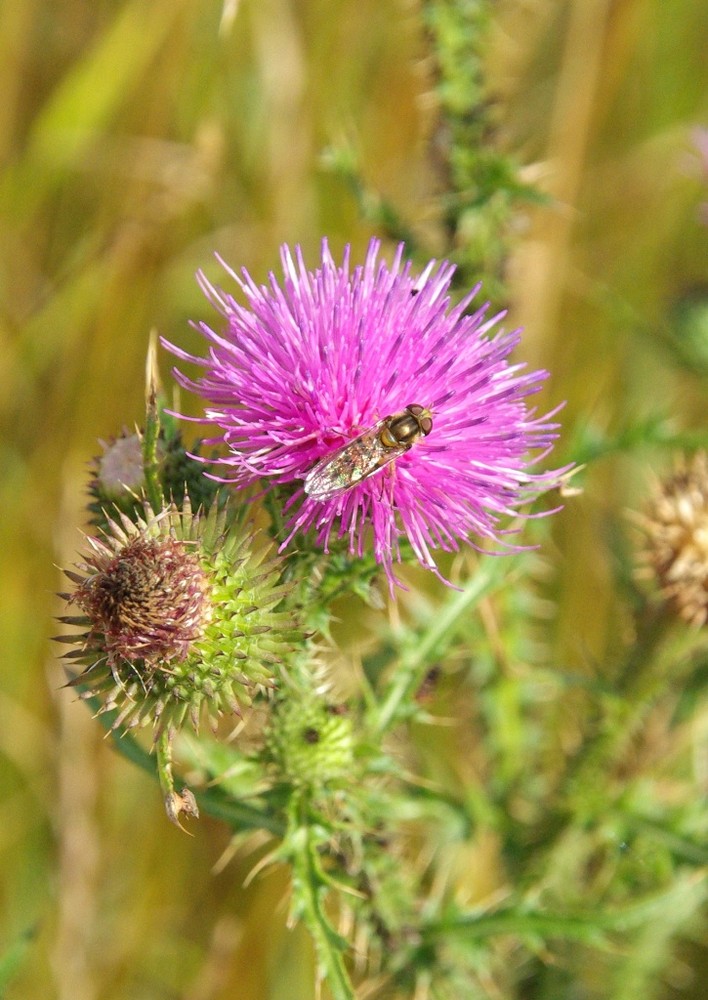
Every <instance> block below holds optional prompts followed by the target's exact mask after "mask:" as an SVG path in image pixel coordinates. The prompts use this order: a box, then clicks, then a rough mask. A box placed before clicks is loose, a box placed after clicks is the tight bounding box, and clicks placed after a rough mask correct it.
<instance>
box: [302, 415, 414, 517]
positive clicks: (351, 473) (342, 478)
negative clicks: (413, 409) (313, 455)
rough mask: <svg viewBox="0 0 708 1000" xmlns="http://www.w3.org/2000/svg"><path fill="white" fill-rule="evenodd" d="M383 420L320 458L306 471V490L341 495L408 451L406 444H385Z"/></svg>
mask: <svg viewBox="0 0 708 1000" xmlns="http://www.w3.org/2000/svg"><path fill="white" fill-rule="evenodd" d="M382 423H383V421H382V422H381V423H379V424H377V425H376V427H372V428H371V430H368V431H364V433H363V434H360V435H359V437H357V438H354V440H353V441H349V443H348V444H345V445H343V447H341V448H338V449H337V451H335V452H332V454H331V455H325V457H324V458H321V459H320V460H319V462H317V463H316V464H315V465H313V467H312V468H311V469H310V471H309V472H308V474H307V478H306V479H305V493H307V495H308V496H311V497H312V499H313V500H329V499H331V498H332V497H338V496H341V495H342V493H346V492H347V490H349V489H351V488H352V486H356V485H357V484H358V483H360V482H362V481H363V480H364V479H368V478H369V476H372V475H373V474H374V473H375V472H378V470H379V469H383V467H384V466H386V465H388V464H389V462H392V461H393V460H394V458H396V457H397V456H398V455H401V454H402V453H403V452H404V451H408V448H407V447H401V448H385V447H384V446H383V445H382V444H381V441H380V440H379V429H380V428H381V425H382Z"/></svg>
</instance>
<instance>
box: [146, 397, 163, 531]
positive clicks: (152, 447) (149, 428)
mask: <svg viewBox="0 0 708 1000" xmlns="http://www.w3.org/2000/svg"><path fill="white" fill-rule="evenodd" d="M159 436H160V415H159V412H158V407H157V392H156V389H155V386H154V384H151V385H149V386H148V396H147V406H146V410H145V430H144V432H143V473H144V476H145V493H146V495H147V498H148V501H149V503H150V506H151V507H152V509H153V510H154V511H155V513H158V512H159V511H161V510H162V508H163V507H164V504H165V498H164V494H163V492H162V484H161V482H160V466H159V462H158V456H157V443H158V439H159Z"/></svg>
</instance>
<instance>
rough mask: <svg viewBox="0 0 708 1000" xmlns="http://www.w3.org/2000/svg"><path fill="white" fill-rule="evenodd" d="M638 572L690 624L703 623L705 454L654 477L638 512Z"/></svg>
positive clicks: (707, 603)
mask: <svg viewBox="0 0 708 1000" xmlns="http://www.w3.org/2000/svg"><path fill="white" fill-rule="evenodd" d="M636 521H637V523H638V524H639V525H640V527H641V528H642V530H643V531H644V533H645V541H644V545H643V547H642V551H641V554H640V569H639V575H640V576H641V577H644V578H653V579H655V580H656V582H657V583H658V585H659V587H660V589H661V593H662V595H663V597H664V598H665V599H666V601H667V602H668V603H669V604H670V605H671V606H672V607H673V608H674V609H675V610H676V612H677V613H678V614H679V615H680V616H681V617H682V618H683V619H685V620H686V621H687V622H689V623H690V624H691V625H694V626H696V627H701V626H704V625H705V624H706V622H707V621H708V454H707V453H706V452H704V451H700V452H697V453H696V454H695V455H694V456H693V457H692V458H691V459H690V460H682V461H681V463H680V464H679V466H678V467H677V469H676V471H675V472H674V473H673V474H672V475H670V476H668V477H667V478H665V479H663V480H661V481H659V482H658V483H657V484H656V486H655V487H654V495H653V496H652V498H651V499H650V501H649V503H648V504H647V506H646V508H645V511H644V513H643V514H641V515H638V516H637V517H636Z"/></svg>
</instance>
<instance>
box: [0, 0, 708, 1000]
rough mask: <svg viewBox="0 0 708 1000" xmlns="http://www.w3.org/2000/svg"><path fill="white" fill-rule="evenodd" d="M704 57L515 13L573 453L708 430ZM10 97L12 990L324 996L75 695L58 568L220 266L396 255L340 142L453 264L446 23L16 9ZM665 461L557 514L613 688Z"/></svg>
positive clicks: (650, 33) (640, 464) (188, 338)
mask: <svg viewBox="0 0 708 1000" xmlns="http://www.w3.org/2000/svg"><path fill="white" fill-rule="evenodd" d="M707 38H708V9H707V8H706V5H704V4H700V3H696V2H695V0H672V2H671V3H664V2H661V0H653V2H651V0H614V2H612V0H567V2H560V0H555V2H554V0H506V2H502V3H500V4H499V5H498V17H497V21H496V24H495V26H494V30H493V32H492V36H491V38H490V52H489V74H490V81H491V86H492V91H493V92H494V93H495V94H496V95H497V98H498V100H499V101H500V102H501V103H502V106H503V108H504V114H503V116H502V117H503V132H502V134H501V136H500V139H501V141H502V142H503V143H504V144H505V145H506V146H507V147H508V148H509V149H511V150H513V151H515V152H516V153H517V155H518V157H519V159H520V160H521V161H522V162H524V163H527V164H528V165H529V166H528V168H527V172H528V175H529V176H533V178H534V179H535V180H536V182H537V183H538V185H539V187H540V188H541V189H542V190H544V191H546V192H548V194H549V195H550V196H551V198H550V200H549V202H548V203H547V204H545V205H543V206H540V207H537V208H535V209H533V210H529V211H528V213H527V214H526V215H525V216H524V217H523V218H522V219H520V223H519V234H518V240H517V244H516V247H515V250H514V253H513V257H512V260H511V264H510V286H511V292H512V299H513V305H514V312H515V318H517V319H518V320H519V322H521V323H523V324H524V325H525V326H526V327H527V339H526V349H525V356H526V357H527V358H528V359H529V360H530V362H531V363H532V364H538V365H542V366H544V367H548V368H550V369H551V371H552V372H553V380H552V382H551V385H550V387H549V390H548V400H549V401H550V400H551V399H552V400H554V401H557V400H558V399H561V398H567V399H568V401H569V403H568V407H567V410H566V413H565V417H564V423H565V425H566V428H567V430H566V436H565V438H566V445H567V447H570V442H571V441H573V440H578V439H579V438H581V437H582V433H583V429H584V428H585V427H586V426H587V425H588V424H592V425H593V426H596V427H599V428H602V429H604V430H605V431H607V432H612V431H613V430H617V429H618V428H622V427H623V426H624V425H626V424H627V423H629V422H632V421H637V420H641V419H642V418H643V417H648V416H650V415H651V414H652V413H656V412H657V410H658V411H659V412H660V413H662V414H664V415H667V416H670V417H671V418H672V420H673V422H674V424H675V426H676V427H679V428H687V429H691V428H700V427H701V425H702V426H703V427H705V416H706V383H705V378H704V379H703V380H701V379H700V378H699V377H698V376H697V375H695V374H694V373H691V372H689V371H687V370H686V369H685V368H681V367H680V366H679V365H678V364H676V362H675V359H674V358H673V357H672V356H671V354H670V352H668V351H667V349H666V348H665V346H663V344H662V340H661V337H660V336H659V334H658V331H660V329H661V327H662V324H663V323H664V322H665V317H666V313H667V309H668V307H669V306H671V304H672V303H674V302H677V301H679V300H680V299H681V297H682V296H684V295H685V294H686V293H687V292H689V291H690V290H691V289H692V288H694V287H696V286H700V285H705V284H706V282H708V253H707V251H708V229H706V228H705V227H702V226H701V225H700V224H699V222H698V219H697V211H696V210H697V205H698V203H699V202H700V201H701V199H705V198H706V197H707V195H706V174H705V172H704V173H703V174H702V175H701V172H700V170H699V167H698V164H697V161H696V160H695V157H693V158H692V154H691V142H690V130H691V128H692V127H693V126H694V125H696V124H699V123H700V122H701V121H703V122H704V123H705V122H707V121H708V62H707V61H706V59H705V43H706V39H707ZM0 94H2V100H0V233H1V242H0V299H1V302H0V310H1V312H0V337H1V338H2V340H1V344H0V350H1V352H2V353H1V355H0V373H1V380H2V418H3V422H4V428H3V438H2V443H1V447H2V478H1V481H0V484H1V485H0V489H1V490H2V518H1V522H0V533H1V534H0V565H1V568H2V631H1V633H0V634H1V635H2V657H1V660H0V685H1V687H0V865H1V870H2V890H1V892H2V896H1V898H0V906H1V909H0V935H1V937H0V940H1V941H2V942H4V947H5V948H8V947H11V946H12V945H14V944H15V943H16V942H17V941H18V940H19V939H20V937H21V935H22V934H23V933H24V932H26V931H27V930H28V928H34V930H35V934H34V937H33V939H32V940H31V942H30V943H29V946H28V949H27V951H26V952H25V955H24V960H23V962H22V964H21V967H20V971H19V973H18V975H17V977H16V979H14V980H13V983H12V984H11V985H10V986H9V987H8V991H7V996H8V998H9V1000H20V998H28V1000H29V998H40V997H41V998H54V997H56V998H57V1000H118V998H130V1000H167V998H180V1000H225V998H227V997H229V998H230V997H238V998H239V1000H266V998H267V1000H310V998H311V996H312V992H311V991H312V986H311V981H312V958H311V955H310V951H309V946H308V944H307V942H306V941H305V938H304V936H303V935H302V934H301V933H300V932H299V931H295V932H294V933H292V932H288V931H286V930H285V929H284V918H285V911H286V905H285V895H284V894H285V882H284V880H283V879H282V878H281V876H279V875H277V874H275V875H272V876H270V877H269V878H268V879H266V880H264V881H262V882H258V881H257V882H255V883H253V884H252V885H250V886H249V887H247V888H245V889H244V888H243V887H242V883H243V879H244V876H245V874H246V873H247V871H248V869H249V867H250V865H251V864H252V861H244V862H239V861H238V860H237V861H236V862H234V863H233V864H231V865H230V866H226V867H225V868H223V870H219V871H218V873H216V874H214V873H213V868H214V865H215V864H216V863H217V862H218V860H219V858H220V857H221V855H222V853H223V852H224V850H225V849H226V848H227V847H228V831H227V830H226V829H225V828H223V827H222V826H221V825H220V824H218V823H216V822H213V821H210V820H208V819H205V820H203V821H201V822H200V823H199V824H198V826H197V827H196V829H195V836H194V837H191V838H190V837H186V836H184V835H182V834H180V833H179V832H178V831H176V830H175V829H173V828H172V827H171V826H170V825H169V824H168V823H167V822H166V820H165V817H164V814H163V812H162V808H161V805H160V802H159V796H158V795H157V794H156V793H155V788H154V786H153V783H152V782H151V780H150V779H149V778H148V777H147V776H145V775H143V774H141V773H139V772H137V771H136V770H134V769H132V768H131V767H130V766H129V765H128V764H127V763H126V762H125V761H124V760H122V759H120V758H119V757H118V756H117V755H116V754H115V753H114V752H112V750H111V749H110V746H109V745H107V743H105V742H104V741H103V740H102V737H101V732H100V731H99V728H98V727H97V726H96V725H95V724H94V723H92V721H91V720H90V718H89V716H88V713H87V712H86V710H85V708H84V707H83V706H81V705H79V704H78V703H75V702H74V701H73V699H72V697H71V696H70V695H68V694H67V692H62V691H60V690H59V685H60V683H61V680H62V674H61V670H60V668H59V666H58V665H57V662H56V660H55V658H54V655H53V651H52V650H51V649H50V645H49V642H48V638H47V637H48V635H49V634H50V633H51V632H52V624H51V615H52V614H53V613H56V611H57V607H56V603H55V599H54V597H53V591H54V590H56V589H57V587H58V586H59V585H60V582H59V576H58V572H57V571H56V569H55V568H54V567H55V564H64V565H66V564H68V563H70V562H71V561H72V559H73V558H74V556H73V553H74V551H75V549H76V547H77V543H78V540H79V539H78V532H77V526H79V525H81V523H82V519H83V515H82V507H83V503H84V478H85V467H86V462H87V460H88V458H90V456H92V455H93V454H95V452H96V450H97V445H96V439H97V438H106V437H108V436H110V435H111V434H112V433H115V432H117V431H119V430H120V428H121V427H122V426H123V425H124V424H128V425H130V424H132V423H133V422H134V421H135V420H138V419H140V415H141V408H142V396H143V365H144V356H145V349H146V342H147V336H148V332H149V331H150V330H151V329H152V328H157V329H158V330H159V331H160V332H161V333H163V334H165V335H167V336H168V337H169V338H170V339H172V340H175V341H177V342H179V343H181V344H184V345H185V346H190V345H194V344H195V343H196V341H195V337H194V335H193V333H192V332H191V331H190V329H189V327H188V319H190V318H199V317H200V316H204V315H206V314H207V309H206V307H205V304H204V303H203V302H202V300H201V297H200V294H199V292H198V290H197V287H196V284H195V282H194V280H193V274H194V271H195V270H196V269H197V268H199V267H204V268H205V269H206V270H207V271H208V272H209V273H210V274H214V275H216V273H217V270H216V268H215V266H214V265H213V263H212V253H213V251H214V250H218V251H220V252H221V253H222V254H223V255H224V256H225V257H226V258H227V259H228V260H230V261H231V262H232V263H233V264H234V265H235V266H239V265H241V264H243V265H245V266H247V267H248V268H249V269H250V270H251V271H252V273H254V274H256V275H259V276H263V275H265V273H266V271H267V270H268V269H269V268H271V267H273V266H275V265H276V262H277V247H278V245H279V244H280V243H281V242H283V241H291V242H295V241H299V242H301V243H302V244H303V246H304V248H305V250H306V254H309V258H310V259H313V257H314V254H315V253H316V249H317V246H318V244H319V240H320V237H321V235H322V234H327V235H328V236H329V237H330V239H331V241H332V243H333V244H334V245H335V247H341V245H343V244H344V243H345V242H347V241H351V242H352V243H353V244H354V245H355V248H358V249H360V248H362V247H363V246H364V245H365V244H366V241H367V240H368V237H369V235H370V230H369V228H368V227H367V226H366V225H365V224H364V223H363V222H362V221H361V220H360V219H359V217H358V213H357V207H356V205H355V204H354V201H353V199H352V197H351V194H350V193H349V191H348V190H347V189H346V187H345V185H343V183H342V182H341V181H340V180H338V179H337V178H336V177H334V176H332V175H331V174H330V173H328V172H327V171H326V170H324V169H323V167H322V159H321V154H322V150H323V148H325V147H326V146H327V145H328V144H331V143H338V142H342V141H344V140H346V141H347V142H353V143H354V144H355V145H356V147H357V149H358V151H359V155H360V159H361V164H362V172H363V175H364V178H365V180H366V181H367V182H368V183H369V184H370V185H371V187H372V188H373V189H376V190H379V191H381V192H383V193H384V194H385V195H386V196H387V197H388V198H390V199H391V200H392V201H393V202H394V203H395V205H396V206H397V207H398V209H399V210H400V212H401V213H402V214H403V215H404V216H405V217H406V218H408V219H409V220H410V221H411V223H412V225H413V227H414V228H415V229H417V231H418V232H420V233H423V234H428V233H430V234H432V239H433V242H434V239H435V235H434V234H435V227H434V219H435V198H434V183H433V171H432V169H431V166H430V164H429V162H428V159H427V151H428V147H427V138H428V130H429V126H430V116H431V100H430V80H429V79H428V76H427V65H426V61H425V47H424V41H423V37H422V33H421V29H420V23H419V18H418V12H417V6H416V3H415V2H414V0H410V2H408V3H406V2H404V0H329V2H326V0H262V2H258V0H242V2H241V3H239V2H238V0H231V2H227V3H226V4H223V5H222V2H221V0H150V2H147V0H127V2H121V3H119V2H116V0H106V2H102V3H91V4H87V3H84V2H81V0H54V2H46V0H44V2H41V0H13V2H12V3H10V2H7V3H5V4H3V5H2V6H1V7H0ZM162 364H163V366H164V371H165V374H167V371H168V368H169V363H168V362H167V361H166V360H165V359H163V360H162ZM666 462H667V457H666V456H665V455H663V454H661V453H660V452H659V451H654V452H652V451H650V450H649V451H647V450H645V451H644V452H641V453H640V454H639V455H637V454H636V453H635V454H633V455H615V456H610V457H609V458H607V459H605V460H603V461H601V462H599V463H597V464H596V465H595V466H594V467H593V469H592V470H591V473H590V475H589V476H588V479H587V484H586V485H587V491H586V494H585V496H584V497H583V498H582V499H580V500H578V501H576V502H574V503H573V504H572V505H570V507H569V508H568V509H567V510H566V511H565V512H564V513H563V515H562V516H560V517H559V518H558V520H557V526H556V529H555V531H556V538H555V541H556V552H555V553H553V554H552V555H553V556H554V558H555V560H556V562H557V576H558V584H557V589H558V598H559V602H560V611H559V615H558V619H557V625H556V629H555V637H554V641H555V644H556V650H555V653H556V656H557V658H558V662H559V663H563V664H572V665H574V666H577V667H578V668H579V669H585V670H588V671H592V670H593V669H595V668H596V664H598V663H599V664H602V663H603V661H604V660H605V659H606V658H607V654H608V652H611V651H612V649H613V648H614V647H615V645H616V644H617V643H618V642H619V640H620V638H621V637H622V635H623V633H624V630H625V628H626V622H625V621H624V620H623V618H622V615H621V612H619V611H618V608H617V602H616V600H615V597H614V595H613V592H612V588H611V574H610V572H609V568H608V567H609V565H610V561H611V546H612V538H611V536H610V535H609V534H608V532H609V531H610V529H611V526H612V525H613V524H616V523H617V522H618V520H619V519H620V518H621V516H622V510H623V508H624V507H625V506H627V505H632V504H636V503H637V502H638V501H639V498H640V497H641V494H642V491H643V489H644V488H645V485H646V466H647V465H650V464H655V465H657V466H661V465H662V464H666ZM608 526H610V527H608ZM589 609H591V610H590V611H589ZM598 669H599V668H598ZM480 863H482V862H480ZM588 975H589V976H590V977H591V975H592V973H591V970H589V971H588ZM578 995H579V996H580V995H582V994H580V993H579V994H578ZM668 995H671V996H679V995H681V996H686V997H689V996H692V997H695V998H697V997H698V996H699V995H700V984H699V985H696V981H695V980H694V985H693V986H691V977H690V976H688V977H687V979H686V986H685V990H679V991H678V992H675V993H671V994H667V996H668Z"/></svg>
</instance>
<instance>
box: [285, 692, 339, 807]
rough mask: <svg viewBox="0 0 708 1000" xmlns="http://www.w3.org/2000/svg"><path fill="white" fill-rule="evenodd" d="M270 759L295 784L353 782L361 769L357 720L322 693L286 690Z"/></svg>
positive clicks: (312, 785)
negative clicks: (357, 753)
mask: <svg viewBox="0 0 708 1000" xmlns="http://www.w3.org/2000/svg"><path fill="white" fill-rule="evenodd" d="M308 695H309V696H308ZM266 756H267V758H268V759H269V760H270V762H271V764H272V765H273V766H274V769H275V771H276V773H277V775H278V778H280V779H281V780H283V781H287V782H288V783H290V784H292V785H296V786H309V787H311V788H322V787H324V786H329V787H332V786H336V785H337V784H338V783H342V782H346V783H348V782H350V781H351V780H352V775H353V772H354V769H355V760H354V733H353V727H352V720H351V717H350V716H349V715H348V714H347V711H346V709H345V708H343V707H342V706H339V705H332V704H328V703H327V702H326V701H325V700H324V698H323V696H322V694H321V693H315V692H302V691H300V690H299V689H298V688H296V687H292V688H285V689H284V690H283V691H282V692H281V694H280V696H279V698H278V700H277V701H276V703H275V705H274V708H273V714H272V717H271V721H270V725H269V728H268V732H267V735H266Z"/></svg>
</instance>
